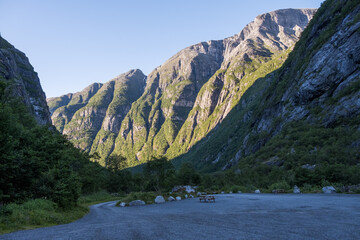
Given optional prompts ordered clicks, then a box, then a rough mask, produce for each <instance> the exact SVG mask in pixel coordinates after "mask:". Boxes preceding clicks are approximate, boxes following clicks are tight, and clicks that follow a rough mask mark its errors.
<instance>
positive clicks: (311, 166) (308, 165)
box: [301, 164, 316, 170]
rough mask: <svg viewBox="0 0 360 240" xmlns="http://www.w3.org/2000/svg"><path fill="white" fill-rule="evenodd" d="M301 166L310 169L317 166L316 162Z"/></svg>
mask: <svg viewBox="0 0 360 240" xmlns="http://www.w3.org/2000/svg"><path fill="white" fill-rule="evenodd" d="M301 168H304V169H308V170H314V169H315V168H316V164H314V165H310V164H305V165H302V166H301Z"/></svg>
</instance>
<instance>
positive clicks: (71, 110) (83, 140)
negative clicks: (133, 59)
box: [47, 69, 146, 157]
mask: <svg viewBox="0 0 360 240" xmlns="http://www.w3.org/2000/svg"><path fill="white" fill-rule="evenodd" d="M145 83H146V76H145V75H144V74H143V73H142V72H141V71H140V70H138V69H136V70H131V71H129V72H127V73H124V74H121V75H119V76H118V77H116V78H114V79H112V80H111V81H109V82H107V83H105V84H101V83H94V84H92V85H90V86H88V87H87V88H85V89H84V90H83V91H81V92H78V93H75V94H71V93H70V94H67V95H64V96H61V97H57V98H50V99H48V100H47V101H48V105H49V108H50V111H51V112H52V117H51V118H52V122H53V124H54V125H55V127H56V128H57V129H58V130H59V131H60V132H62V133H63V134H66V135H67V136H68V137H69V138H70V139H71V140H72V142H73V143H74V144H75V146H76V147H79V148H82V149H84V150H86V151H88V152H90V151H91V152H98V153H99V154H101V156H105V157H107V156H108V155H109V154H110V153H111V152H112V149H113V145H114V141H115V137H116V136H117V135H118V133H119V130H120V125H121V122H122V120H123V119H124V117H125V115H126V114H127V112H128V111H129V110H130V107H131V104H132V103H133V102H134V101H135V100H137V99H138V98H139V97H140V96H141V94H142V93H143V91H144V88H145Z"/></svg>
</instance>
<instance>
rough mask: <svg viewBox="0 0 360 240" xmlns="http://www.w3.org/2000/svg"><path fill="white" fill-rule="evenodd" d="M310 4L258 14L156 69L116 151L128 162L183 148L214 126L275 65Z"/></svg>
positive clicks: (305, 18) (299, 28)
mask: <svg viewBox="0 0 360 240" xmlns="http://www.w3.org/2000/svg"><path fill="white" fill-rule="evenodd" d="M314 13H315V10H314V9H303V10H299V9H284V10H278V11H274V12H271V13H266V14H263V15H260V16H258V17H257V18H256V19H255V20H254V22H252V23H250V24H248V25H247V26H246V27H245V28H244V29H243V30H242V31H241V32H240V33H239V34H237V35H235V36H233V37H230V38H227V39H224V40H221V41H208V42H202V43H199V44H196V45H193V46H190V47H188V48H186V49H184V50H182V51H180V52H179V53H177V54H176V55H174V56H173V57H172V58H170V59H169V60H168V61H166V62H165V63H164V64H163V65H162V66H160V67H159V68H157V69H155V70H154V71H153V72H152V73H151V74H150V75H149V76H148V82H147V86H146V89H145V92H144V94H143V95H142V96H141V98H140V99H138V100H137V101H136V102H135V103H134V105H133V107H132V109H131V110H130V112H129V114H128V115H127V116H126V118H125V119H124V121H123V123H122V127H121V129H120V134H119V135H118V137H117V139H116V144H115V149H114V154H120V155H123V156H125V157H126V158H127V159H128V161H129V165H130V166H131V165H136V164H139V163H142V162H146V161H147V160H149V159H150V157H151V156H152V155H166V156H168V157H169V158H173V157H175V156H178V155H180V154H183V153H186V152H187V151H188V150H189V149H190V148H191V146H193V145H194V144H195V143H196V142H198V141H199V140H200V139H202V138H204V137H205V136H206V135H207V134H208V133H209V132H210V131H211V130H212V129H214V128H215V127H216V126H217V125H218V124H219V123H220V122H221V121H222V120H223V119H224V118H225V117H226V116H227V114H228V113H229V112H230V111H231V109H232V108H233V107H234V106H235V105H236V104H237V102H238V101H239V99H240V98H241V96H242V94H243V93H244V92H245V91H246V89H247V88H248V87H249V86H251V85H252V84H253V82H254V81H255V80H256V79H257V78H259V77H261V76H264V75H266V74H267V73H270V72H271V71H273V70H275V69H277V68H278V67H280V66H281V64H282V63H283V62H284V60H285V59H286V56H287V54H288V52H289V51H290V49H291V47H292V46H293V45H294V44H295V42H296V41H297V40H298V39H299V37H300V34H301V32H302V30H303V29H304V28H305V27H306V25H307V24H308V22H309V21H310V19H311V18H312V16H313V14H314Z"/></svg>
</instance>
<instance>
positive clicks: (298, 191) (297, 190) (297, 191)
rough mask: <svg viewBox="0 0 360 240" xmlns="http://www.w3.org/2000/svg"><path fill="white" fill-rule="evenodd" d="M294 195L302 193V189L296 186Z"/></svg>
mask: <svg viewBox="0 0 360 240" xmlns="http://www.w3.org/2000/svg"><path fill="white" fill-rule="evenodd" d="M294 193H296V194H298V193H301V191H300V188H299V187H298V186H296V185H295V186H294Z"/></svg>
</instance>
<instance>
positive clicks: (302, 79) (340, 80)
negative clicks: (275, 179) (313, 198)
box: [175, 0, 360, 172]
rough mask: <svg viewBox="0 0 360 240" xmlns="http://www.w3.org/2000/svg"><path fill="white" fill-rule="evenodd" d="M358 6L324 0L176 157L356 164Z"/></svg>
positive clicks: (233, 162)
mask: <svg viewBox="0 0 360 240" xmlns="http://www.w3.org/2000/svg"><path fill="white" fill-rule="evenodd" d="M359 13H360V3H359V2H358V1H355V0H353V1H351V0H348V1H345V0H328V1H326V2H325V3H323V4H322V6H321V8H320V9H319V10H318V12H317V13H316V15H315V17H314V19H313V20H312V21H311V23H310V24H309V26H308V27H307V28H306V30H305V31H304V32H303V34H302V36H301V39H300V41H299V42H298V43H297V44H296V46H295V48H294V50H293V52H292V53H290V56H289V57H288V59H287V60H286V62H285V64H284V65H283V66H282V67H281V68H280V69H279V70H276V71H274V72H272V73H271V74H268V75H266V76H265V77H263V78H261V79H259V80H257V81H256V82H255V83H254V84H253V85H252V86H251V87H250V88H249V89H248V90H247V92H246V93H245V94H244V96H243V97H242V98H241V99H240V101H239V102H238V104H237V105H236V106H235V107H234V108H233V109H232V111H231V112H230V113H229V114H228V115H227V118H226V119H225V120H224V121H223V122H222V124H220V125H219V127H218V129H217V130H216V131H212V132H211V133H210V134H208V135H207V137H206V138H205V139H203V140H202V141H200V142H199V143H198V144H196V146H194V147H193V148H192V149H191V151H190V152H189V153H187V154H186V155H183V156H181V157H179V158H177V159H176V160H175V162H177V163H180V162H183V161H190V162H193V163H194V164H195V165H196V166H197V167H198V168H200V169H203V170H205V171H212V170H216V169H227V168H230V167H232V166H237V165H238V166H242V167H245V166H247V165H249V164H257V163H263V164H266V165H276V166H285V168H286V167H289V166H291V165H299V164H300V165H301V164H305V163H306V164H314V166H315V165H316V164H318V163H320V161H322V162H323V163H324V162H326V164H357V163H359V161H360V160H359V156H360V152H359V149H360V148H359V146H360V58H359V57H360V14H359ZM238 163H239V164H238ZM239 172H241V170H239Z"/></svg>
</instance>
